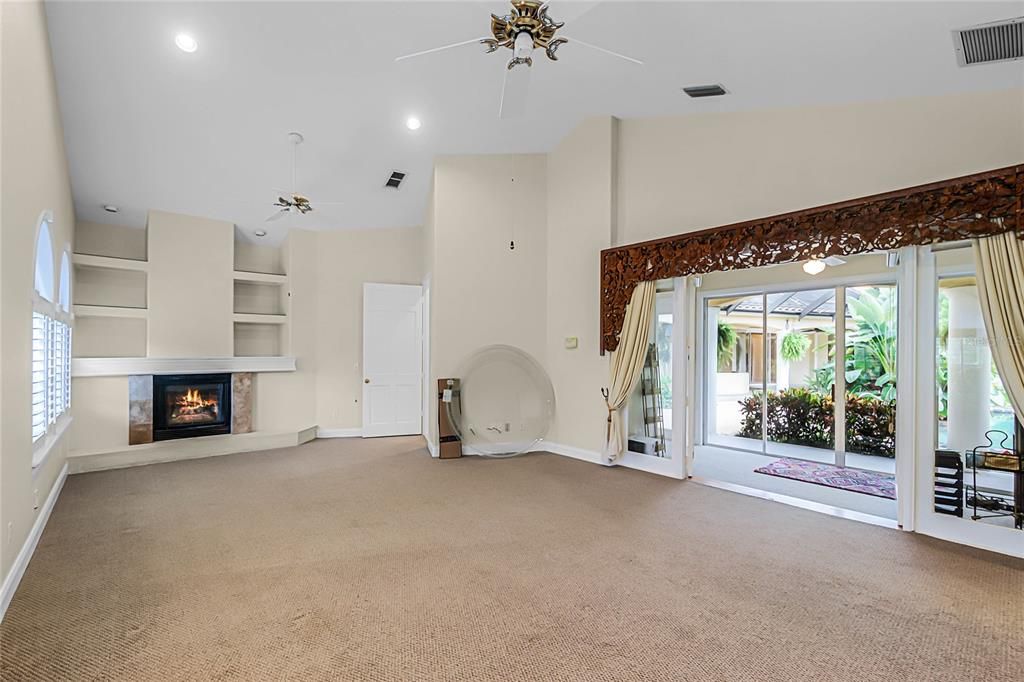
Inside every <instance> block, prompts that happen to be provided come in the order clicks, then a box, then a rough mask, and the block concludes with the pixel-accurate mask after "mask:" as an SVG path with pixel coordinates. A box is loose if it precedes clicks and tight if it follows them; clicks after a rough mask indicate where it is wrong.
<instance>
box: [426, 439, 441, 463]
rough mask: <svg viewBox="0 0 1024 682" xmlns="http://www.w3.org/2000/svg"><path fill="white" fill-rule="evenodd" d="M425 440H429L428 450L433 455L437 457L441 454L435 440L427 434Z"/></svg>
mask: <svg viewBox="0 0 1024 682" xmlns="http://www.w3.org/2000/svg"><path fill="white" fill-rule="evenodd" d="M423 440H425V441H426V442H427V452H429V453H430V456H431V457H433V458H435V459H437V458H438V457H440V456H441V453H440V452H438V450H437V445H435V444H434V441H432V440H430V439H429V438H427V437H426V436H423Z"/></svg>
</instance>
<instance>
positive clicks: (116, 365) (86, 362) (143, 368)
mask: <svg viewBox="0 0 1024 682" xmlns="http://www.w3.org/2000/svg"><path fill="white" fill-rule="evenodd" d="M294 371H295V358H294V357H276V356H275V357H234V358H75V359H74V360H73V361H72V363H71V376H72V377H75V378H78V377H117V376H131V375H133V374H216V373H220V372H294Z"/></svg>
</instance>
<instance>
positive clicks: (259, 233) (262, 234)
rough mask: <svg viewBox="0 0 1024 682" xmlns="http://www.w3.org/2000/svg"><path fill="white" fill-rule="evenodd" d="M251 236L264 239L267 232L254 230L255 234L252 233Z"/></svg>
mask: <svg viewBox="0 0 1024 682" xmlns="http://www.w3.org/2000/svg"><path fill="white" fill-rule="evenodd" d="M253 234H254V235H256V236H257V237H266V236H267V231H266V230H256V231H255V232H253Z"/></svg>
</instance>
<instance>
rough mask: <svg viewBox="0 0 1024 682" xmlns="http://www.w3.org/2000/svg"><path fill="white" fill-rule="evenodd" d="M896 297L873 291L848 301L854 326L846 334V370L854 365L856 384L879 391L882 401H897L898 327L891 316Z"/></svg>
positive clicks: (888, 291)
mask: <svg viewBox="0 0 1024 682" xmlns="http://www.w3.org/2000/svg"><path fill="white" fill-rule="evenodd" d="M894 293H895V292H894V291H893V290H890V289H885V290H882V291H880V290H878V289H874V288H872V289H866V290H862V291H861V292H860V295H859V296H858V297H856V298H854V297H850V299H849V307H850V312H851V314H852V317H853V320H852V322H853V324H851V325H850V327H851V329H850V332H849V333H848V334H847V340H848V341H849V343H848V344H847V368H848V370H849V369H850V364H851V361H852V365H853V367H852V369H853V370H854V371H857V376H856V377H854V383H856V382H857V381H858V380H859V379H860V380H862V381H861V383H863V384H866V385H867V388H868V392H871V393H873V392H874V390H877V391H880V393H881V398H882V399H883V400H895V398H896V324H895V320H894V319H893V315H892V314H891V310H892V307H893V304H894V303H895V301H894V300H893V296H894ZM851 356H852V357H851ZM847 374H848V376H849V371H848V372H847ZM872 389H874V390H872Z"/></svg>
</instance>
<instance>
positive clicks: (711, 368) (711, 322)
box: [673, 305, 732, 435]
mask: <svg viewBox="0 0 1024 682" xmlns="http://www.w3.org/2000/svg"><path fill="white" fill-rule="evenodd" d="M720 311H721V308H718V307H716V306H712V305H709V306H708V307H707V318H705V319H707V324H706V325H704V328H705V329H706V330H707V338H706V339H705V346H707V384H706V385H707V389H706V395H705V396H704V409H705V415H706V416H705V422H704V423H705V424H707V426H708V429H709V430H710V431H711V432H712V433H718V314H719V312H720ZM673 405H674V403H673ZM680 405H682V401H680ZM729 435H732V434H729Z"/></svg>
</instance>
